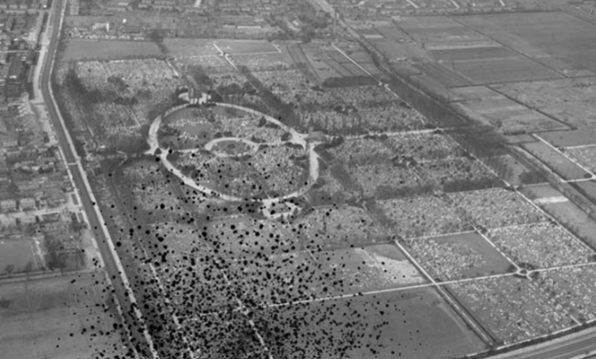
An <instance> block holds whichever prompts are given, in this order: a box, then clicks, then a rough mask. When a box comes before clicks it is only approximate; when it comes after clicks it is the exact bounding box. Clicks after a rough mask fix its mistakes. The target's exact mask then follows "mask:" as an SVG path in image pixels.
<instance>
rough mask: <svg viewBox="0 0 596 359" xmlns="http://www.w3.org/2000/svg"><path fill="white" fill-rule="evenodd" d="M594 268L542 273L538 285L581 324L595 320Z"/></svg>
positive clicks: (595, 291)
mask: <svg viewBox="0 0 596 359" xmlns="http://www.w3.org/2000/svg"><path fill="white" fill-rule="evenodd" d="M595 275H596V269H595V268H594V266H584V267H578V268H564V269H558V270H553V271H548V272H546V273H544V276H541V277H540V284H541V285H544V286H545V287H547V288H548V289H546V290H547V291H549V292H551V293H553V294H554V299H555V300H556V301H557V302H559V303H561V304H563V305H564V306H565V307H567V308H569V309H570V314H571V315H573V316H574V317H575V318H577V319H578V320H579V321H581V322H585V321H587V320H594V319H596V315H595V314H594V312H595V310H596V301H595V300H594V296H595V295H596V288H595V287H594V281H593V278H594V276H595Z"/></svg>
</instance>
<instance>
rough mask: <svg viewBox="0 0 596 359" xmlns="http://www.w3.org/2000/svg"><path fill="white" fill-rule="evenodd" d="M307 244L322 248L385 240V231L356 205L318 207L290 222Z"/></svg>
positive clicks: (316, 248)
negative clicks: (292, 222)
mask: <svg viewBox="0 0 596 359" xmlns="http://www.w3.org/2000/svg"><path fill="white" fill-rule="evenodd" d="M293 226H294V228H295V229H296V232H297V233H299V234H301V236H302V238H301V239H302V241H303V243H304V245H305V246H306V247H307V248H311V249H313V250H324V249H333V248H348V247H353V246H362V245H366V244H371V243H378V242H385V241H386V240H387V238H388V233H387V230H386V229H385V228H383V227H382V226H381V225H380V223H378V221H376V220H375V219H374V218H373V217H372V216H371V214H370V213H369V212H368V211H367V210H365V209H362V208H359V207H350V206H347V205H344V206H337V207H336V206H334V207H322V208H317V209H315V210H313V211H312V212H310V213H307V214H305V215H304V216H303V217H300V218H299V219H298V220H296V221H295V222H294V224H293Z"/></svg>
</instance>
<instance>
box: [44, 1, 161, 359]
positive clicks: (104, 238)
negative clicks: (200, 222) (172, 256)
mask: <svg viewBox="0 0 596 359" xmlns="http://www.w3.org/2000/svg"><path fill="white" fill-rule="evenodd" d="M64 5H65V0H54V3H53V9H52V12H53V20H54V21H53V25H54V26H52V28H51V36H50V42H49V45H48V50H47V54H46V57H45V62H44V64H43V65H42V72H41V94H42V96H43V99H44V102H45V104H46V107H47V110H48V114H49V117H50V119H51V123H52V125H53V128H54V133H55V134H56V138H57V140H58V143H59V144H60V149H61V151H62V154H63V156H64V158H65V159H66V162H67V163H68V164H69V165H68V170H69V172H70V174H71V175H72V181H73V183H74V185H75V187H76V189H77V190H78V194H79V199H80V203H81V205H82V207H83V209H84V210H85V214H86V216H87V219H88V222H89V226H90V228H91V229H92V230H93V235H94V237H95V239H96V242H97V246H98V249H99V252H100V253H101V257H102V259H103V262H104V264H105V268H104V269H105V271H106V272H107V274H108V277H109V279H110V281H111V285H112V287H113V288H114V294H115V296H116V299H117V300H118V303H119V305H120V307H121V309H122V313H123V320H124V321H125V324H126V325H127V326H128V328H129V332H130V333H131V335H132V336H133V338H132V339H131V340H132V341H133V343H137V344H141V347H144V348H147V347H149V348H150V353H151V354H152V356H153V357H154V358H156V357H157V356H156V353H155V350H154V348H153V342H152V339H151V337H150V336H149V335H148V333H147V330H146V327H145V324H144V322H143V321H142V319H141V314H140V312H139V310H138V307H137V305H136V299H135V298H134V294H133V293H132V291H131V290H130V286H129V285H128V279H127V277H126V274H125V273H124V271H123V269H122V264H121V263H120V259H119V258H118V255H117V254H116V253H115V250H114V245H113V243H112V242H111V239H110V238H109V232H107V228H106V226H105V222H104V221H103V219H102V218H101V213H100V212H99V210H98V208H97V207H96V202H95V200H94V199H95V197H94V196H93V193H92V191H91V188H90V186H89V182H88V179H87V177H86V176H87V174H86V172H85V170H84V169H83V167H82V165H81V161H80V158H79V156H78V155H77V153H76V150H75V149H74V145H73V143H72V140H71V138H70V136H69V134H68V133H67V129H66V128H65V125H64V122H63V121H62V119H61V117H60V114H59V112H58V110H57V108H56V104H55V101H54V96H53V93H52V89H51V73H52V67H53V63H54V59H55V57H56V51H57V48H58V42H59V38H60V30H61V23H62V17H63V14H64V9H65V6H64ZM135 346H136V345H135Z"/></svg>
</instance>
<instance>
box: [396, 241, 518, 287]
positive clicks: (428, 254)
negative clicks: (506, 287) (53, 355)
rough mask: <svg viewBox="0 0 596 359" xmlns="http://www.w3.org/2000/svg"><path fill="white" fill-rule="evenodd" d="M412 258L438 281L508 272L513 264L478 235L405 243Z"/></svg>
mask: <svg viewBox="0 0 596 359" xmlns="http://www.w3.org/2000/svg"><path fill="white" fill-rule="evenodd" d="M403 243H404V245H405V246H406V248H407V249H408V252H410V254H411V255H413V256H414V258H415V259H416V260H417V261H418V262H419V263H421V265H422V266H423V267H424V268H425V269H426V270H427V271H429V273H430V275H431V276H432V277H433V278H435V279H436V280H440V281H445V280H455V279H462V278H474V277H480V276H487V275H493V274H501V273H505V272H506V271H507V269H508V268H509V266H510V263H509V262H508V261H507V260H506V259H505V258H504V257H503V256H502V255H501V254H500V253H499V252H498V251H497V250H495V249H494V248H493V247H492V246H491V245H490V244H489V243H488V242H487V241H486V240H485V239H484V238H482V236H480V235H479V234H478V233H475V232H470V233H461V234H453V235H446V236H440V237H432V238H417V239H412V240H405V241H403Z"/></svg>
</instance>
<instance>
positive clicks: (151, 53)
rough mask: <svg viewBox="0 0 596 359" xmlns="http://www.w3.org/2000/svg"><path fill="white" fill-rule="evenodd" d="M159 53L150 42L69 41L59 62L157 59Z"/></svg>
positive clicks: (155, 46) (160, 54)
mask: <svg viewBox="0 0 596 359" xmlns="http://www.w3.org/2000/svg"><path fill="white" fill-rule="evenodd" d="M159 56H162V53H161V51H160V50H159V48H158V47H157V45H155V43H153V42H150V41H109V40H104V41H89V40H69V41H67V42H66V49H65V50H64V52H63V53H62V55H61V58H60V60H61V61H64V62H69V61H83V60H117V59H122V58H129V57H159Z"/></svg>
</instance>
